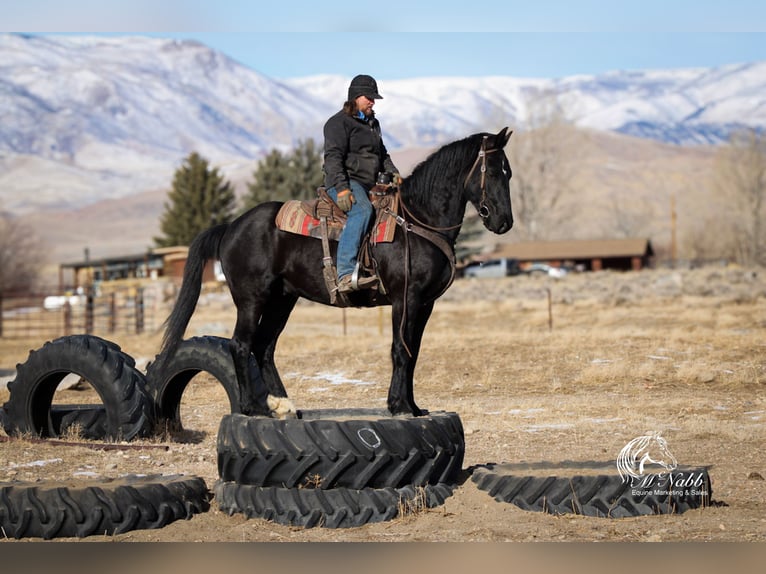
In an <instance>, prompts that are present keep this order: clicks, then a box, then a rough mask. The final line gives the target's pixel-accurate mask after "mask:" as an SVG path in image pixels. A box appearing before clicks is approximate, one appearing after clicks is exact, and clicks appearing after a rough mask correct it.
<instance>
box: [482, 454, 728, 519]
mask: <svg viewBox="0 0 766 574" xmlns="http://www.w3.org/2000/svg"><path fill="white" fill-rule="evenodd" d="M535 466H536V468H534V467H535ZM546 467H547V468H546ZM577 468H580V469H588V470H591V471H593V472H590V473H588V474H579V475H578V474H572V469H577ZM539 469H543V470H547V471H548V472H556V473H557V474H559V476H556V475H549V476H545V473H542V475H541V474H540V473H539V472H531V471H532V470H539ZM610 469H611V470H612V471H611V472H610ZM562 473H563V474H572V476H560V474H562ZM690 473H693V474H694V475H695V476H696V475H697V473H701V474H702V478H703V484H702V486H701V487H700V490H701V491H704V492H705V493H706V494H705V495H696V494H693V493H692V490H691V489H685V490H684V492H682V493H680V494H679V495H677V496H676V495H672V494H671V495H670V496H668V495H667V494H655V490H654V488H639V487H635V486H631V484H630V482H623V481H622V477H621V476H620V475H619V474H618V473H617V470H616V466H615V465H614V464H609V463H590V462H586V463H581V462H575V463H573V462H565V463H538V464H537V465H524V464H499V465H494V464H489V465H486V466H482V467H478V468H476V469H474V471H473V474H472V476H471V478H472V480H473V481H474V482H475V483H476V485H477V486H478V487H479V489H481V490H484V491H487V492H488V493H489V495H490V496H492V497H493V498H494V499H495V500H497V501H499V502H508V503H512V504H514V505H516V506H518V507H519V508H521V509H523V510H531V511H537V512H546V513H548V514H556V515H559V514H582V515H585V516H597V517H608V518H626V517H630V516H644V515H651V514H680V513H682V512H686V511H687V510H690V509H694V508H703V507H707V506H711V505H712V504H713V503H712V498H711V497H712V488H711V484H710V476H709V475H708V472H707V468H689V467H684V468H680V467H679V468H678V469H676V470H675V471H673V475H674V476H676V477H679V478H680V477H684V476H688V475H689V474H690ZM634 489H636V491H637V492H636V493H635V494H634V492H633V490H634Z"/></svg>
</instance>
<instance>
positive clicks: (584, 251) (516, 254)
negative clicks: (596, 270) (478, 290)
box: [481, 239, 654, 261]
mask: <svg viewBox="0 0 766 574" xmlns="http://www.w3.org/2000/svg"><path fill="white" fill-rule="evenodd" d="M651 255H654V250H653V249H652V244H651V242H650V241H649V240H648V239H586V240H570V241H527V242H524V243H508V244H501V245H498V246H497V248H496V249H495V251H493V252H492V253H487V254H484V255H483V256H482V257H481V259H498V258H502V257H507V258H512V259H519V260H521V261H536V260H575V261H576V260H578V259H596V258H604V259H606V258H612V257H646V256H651Z"/></svg>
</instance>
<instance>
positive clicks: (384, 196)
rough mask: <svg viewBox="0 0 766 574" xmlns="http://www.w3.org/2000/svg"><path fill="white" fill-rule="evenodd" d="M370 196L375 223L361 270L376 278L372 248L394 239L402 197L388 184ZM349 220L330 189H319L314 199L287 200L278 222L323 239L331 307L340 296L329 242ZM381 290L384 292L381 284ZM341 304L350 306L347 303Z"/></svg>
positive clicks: (286, 228) (362, 252) (366, 239)
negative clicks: (333, 198)
mask: <svg viewBox="0 0 766 574" xmlns="http://www.w3.org/2000/svg"><path fill="white" fill-rule="evenodd" d="M368 193H369V197H370V203H372V207H373V209H374V218H373V222H374V223H373V225H372V226H371V228H370V230H369V231H368V232H367V233H366V234H365V236H364V238H363V240H362V244H361V248H360V251H359V256H358V261H359V266H360V268H361V269H364V271H366V272H367V273H368V274H369V275H371V276H375V275H377V272H376V269H375V261H374V259H373V258H372V254H371V252H370V247H371V246H373V245H375V244H377V243H390V242H392V241H393V240H394V234H395V231H396V225H397V221H396V217H397V214H398V213H399V194H398V193H396V188H395V187H394V186H392V185H385V184H377V185H375V186H374V187H373V188H372V189H371V190H370V191H369V192H368ZM347 219H348V217H347V216H346V214H345V213H344V212H343V211H342V210H341V209H340V208H339V207H338V206H337V205H336V203H335V202H334V201H333V200H332V198H331V197H330V196H329V195H328V194H327V190H326V189H325V188H324V187H319V188H317V197H316V198H315V199H310V200H297V199H296V200H290V201H286V202H285V203H284V205H283V206H282V207H281V208H280V210H279V212H278V213H277V217H276V221H275V222H276V225H277V228H279V229H281V230H282V231H287V232H288V233H295V234H298V235H303V236H305V237H314V238H316V239H321V240H322V250H323V258H322V264H323V269H322V273H323V276H324V280H325V283H326V284H327V290H328V291H329V293H330V302H331V303H332V304H335V303H336V302H338V298H339V294H338V291H337V286H338V276H337V270H336V267H335V265H334V264H333V261H332V256H331V254H330V243H329V242H330V241H338V240H339V239H340V235H341V232H342V231H343V226H344V225H345V224H346V220H347ZM379 288H380V289H381V291H382V285H380V286H379ZM340 303H346V304H347V302H346V301H340Z"/></svg>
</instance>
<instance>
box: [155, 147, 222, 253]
mask: <svg viewBox="0 0 766 574" xmlns="http://www.w3.org/2000/svg"><path fill="white" fill-rule="evenodd" d="M235 203H236V197H235V195H234V189H233V188H232V186H231V184H230V183H229V182H228V181H224V179H223V176H222V175H221V174H220V173H218V168H213V169H211V168H210V167H209V164H208V161H207V160H206V159H205V158H203V157H201V156H200V155H199V154H198V153H197V152H193V153H191V154H190V155H189V157H187V158H186V160H185V161H184V163H183V165H182V166H181V167H180V168H178V169H177V170H176V172H175V175H174V177H173V189H172V190H171V191H170V192H169V193H168V201H166V202H165V212H164V213H163V215H162V218H161V220H160V230H161V231H162V233H163V234H164V235H163V236H162V237H155V238H154V242H155V243H156V245H157V246H158V247H169V246H172V245H189V244H190V243H191V242H192V240H193V239H194V238H195V237H196V236H197V234H198V233H200V232H202V231H204V230H205V229H207V228H208V227H211V226H213V225H217V224H219V223H226V222H228V221H231V219H232V217H233V215H234V208H235Z"/></svg>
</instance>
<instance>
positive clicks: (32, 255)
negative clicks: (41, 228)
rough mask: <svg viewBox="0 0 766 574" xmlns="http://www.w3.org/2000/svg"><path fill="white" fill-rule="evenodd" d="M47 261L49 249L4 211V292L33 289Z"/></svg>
mask: <svg viewBox="0 0 766 574" xmlns="http://www.w3.org/2000/svg"><path fill="white" fill-rule="evenodd" d="M45 261H46V251H45V247H44V245H43V243H42V241H41V240H40V238H39V236H38V235H37V234H36V233H35V232H34V230H33V229H31V228H30V227H29V226H27V225H25V224H23V223H21V222H19V221H18V220H17V219H16V218H14V217H13V216H11V215H9V214H7V213H4V212H0V293H12V292H21V291H29V290H30V289H33V288H34V287H35V286H36V284H37V281H38V280H39V277H40V273H41V271H42V267H43V265H44V263H45Z"/></svg>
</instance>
